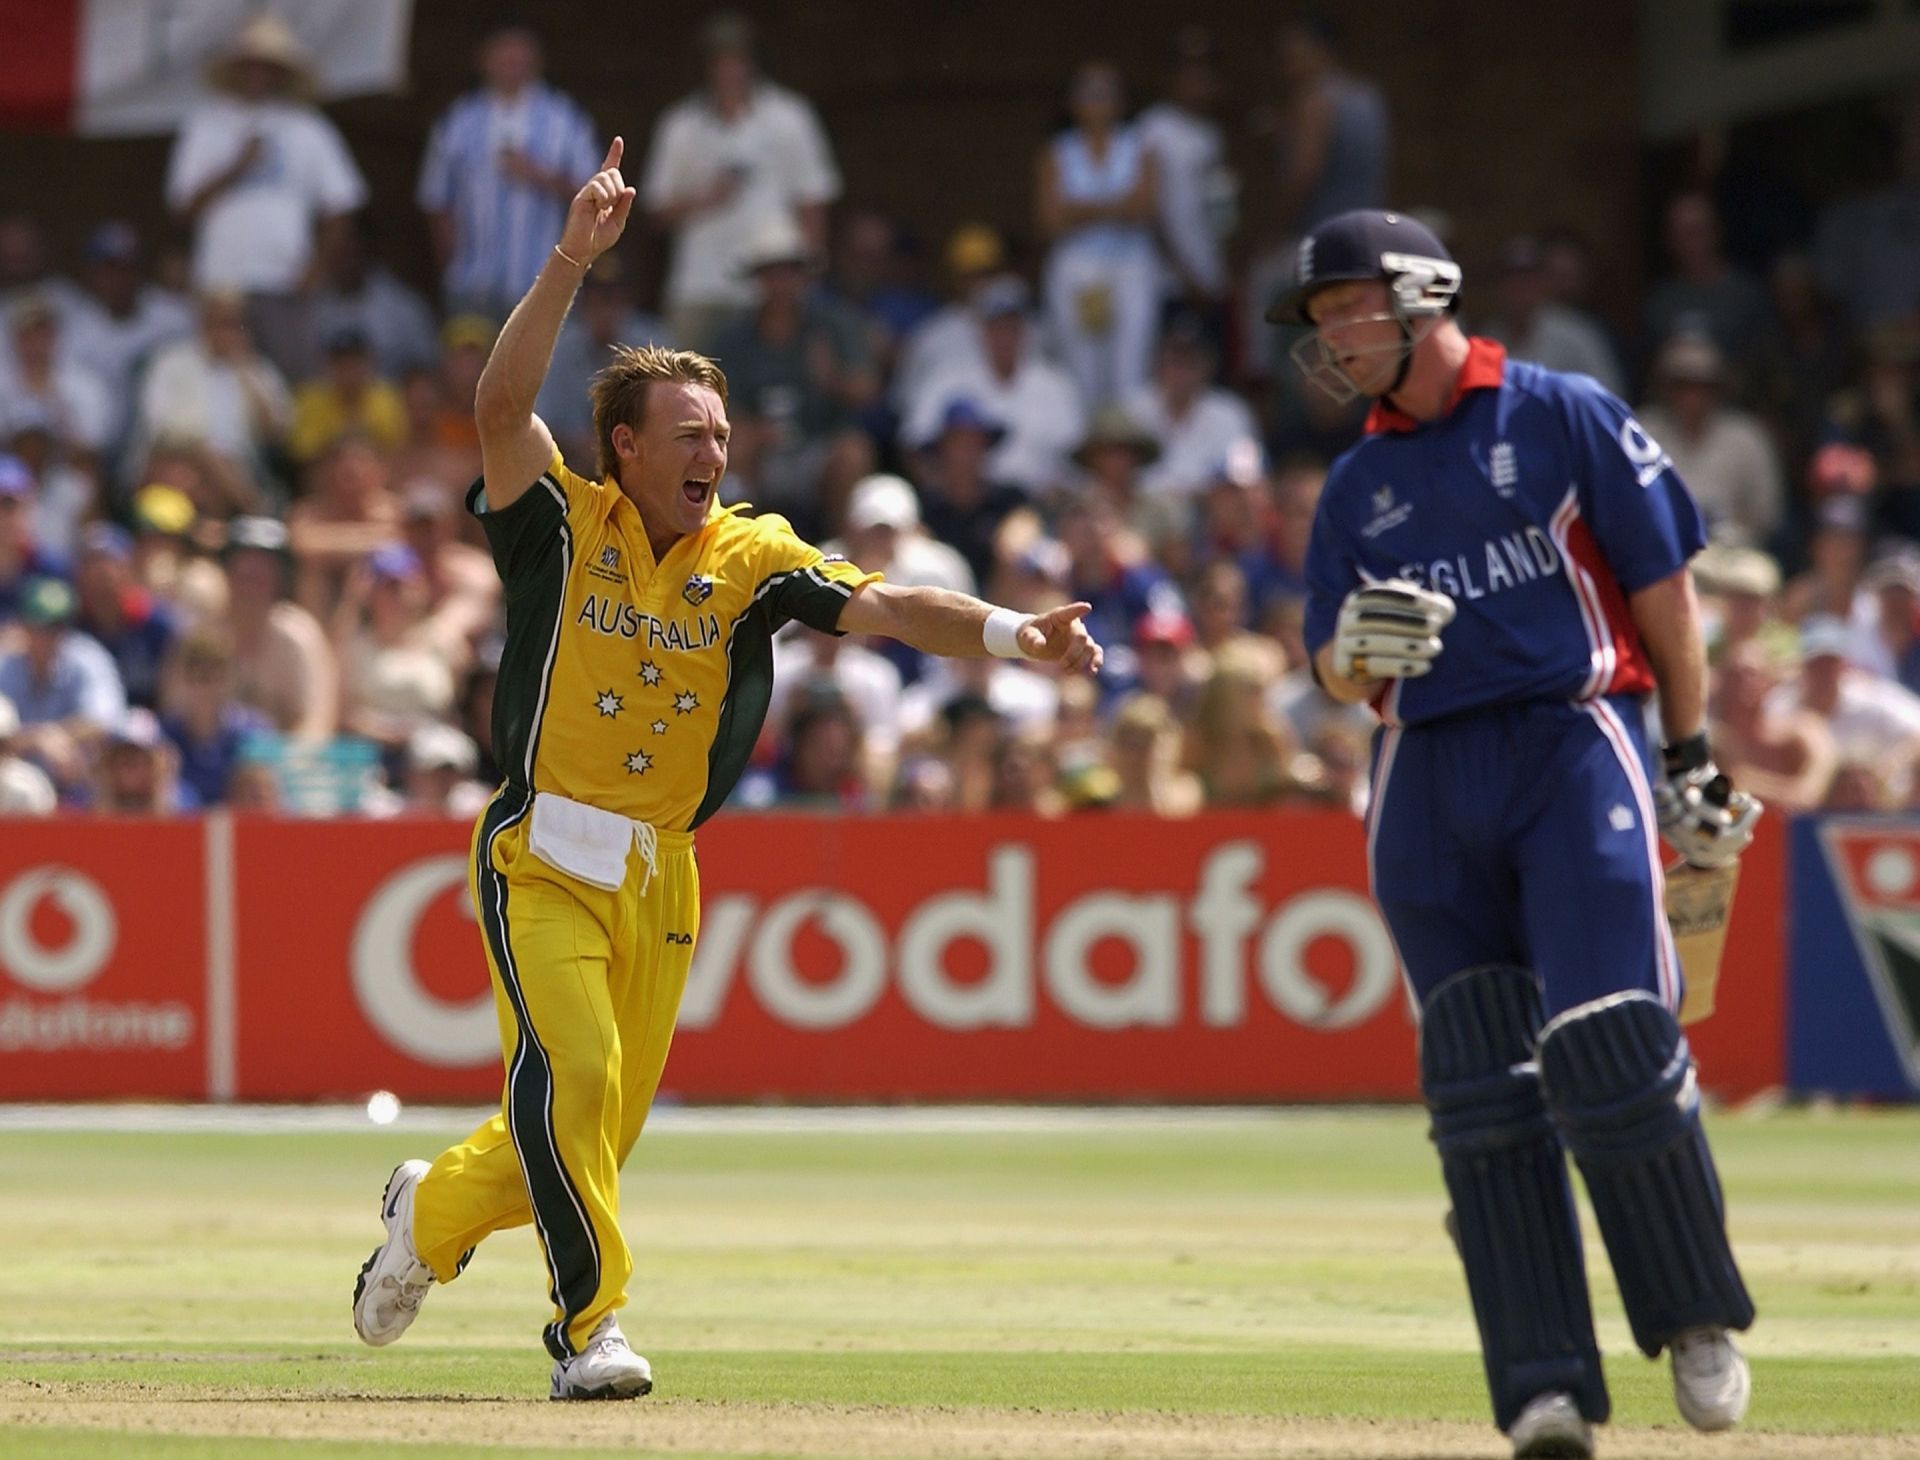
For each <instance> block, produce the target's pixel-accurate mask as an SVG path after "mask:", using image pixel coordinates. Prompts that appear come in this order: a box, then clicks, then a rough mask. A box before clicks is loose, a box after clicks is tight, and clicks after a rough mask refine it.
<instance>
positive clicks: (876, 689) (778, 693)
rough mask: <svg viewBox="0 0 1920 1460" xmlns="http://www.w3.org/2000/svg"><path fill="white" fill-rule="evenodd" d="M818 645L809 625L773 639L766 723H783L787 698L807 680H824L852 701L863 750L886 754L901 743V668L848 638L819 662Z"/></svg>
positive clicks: (817, 638) (789, 699) (849, 702)
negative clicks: (849, 642)
mask: <svg viewBox="0 0 1920 1460" xmlns="http://www.w3.org/2000/svg"><path fill="white" fill-rule="evenodd" d="M820 644H821V636H820V635H819V634H816V633H813V632H811V631H808V630H801V631H798V632H792V633H785V634H780V635H778V636H777V637H776V638H775V639H774V641H773V695H772V698H771V699H770V700H769V701H768V705H767V723H768V724H770V725H784V724H785V723H786V714H787V705H788V703H789V702H790V701H791V700H792V699H793V696H794V694H795V692H796V691H797V690H798V689H800V688H801V687H802V686H804V685H805V684H806V683H807V681H808V680H811V679H825V680H829V681H831V682H832V684H833V685H834V687H835V688H836V689H838V690H839V691H840V693H841V694H843V695H845V696H846V700H847V703H848V704H849V705H851V706H853V713H854V714H855V716H856V717H858V719H859V721H860V731H861V739H862V741H863V742H864V743H865V746H866V748H867V750H868V751H869V752H870V753H873V754H877V755H883V756H891V755H892V754H893V753H894V751H895V750H896V749H897V748H898V747H899V744H900V671H899V670H898V669H895V668H894V667H893V665H892V664H891V663H889V662H888V661H887V660H886V659H885V658H883V657H882V656H880V655H878V654H876V653H874V652H873V650H871V649H863V648H861V647H860V646H859V645H858V644H847V643H841V644H837V645H835V646H834V647H833V659H832V662H831V663H829V664H826V665H822V664H821V663H820V662H819V661H820V653H819V651H820Z"/></svg>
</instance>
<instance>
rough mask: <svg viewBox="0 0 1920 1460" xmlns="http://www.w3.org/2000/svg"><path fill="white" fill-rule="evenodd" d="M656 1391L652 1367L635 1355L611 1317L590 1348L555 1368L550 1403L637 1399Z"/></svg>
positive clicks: (603, 1321)
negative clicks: (553, 1401)
mask: <svg viewBox="0 0 1920 1460" xmlns="http://www.w3.org/2000/svg"><path fill="white" fill-rule="evenodd" d="M652 1389H653V1366H652V1365H650V1364H649V1363H648V1362H647V1361H646V1360H645V1359H643V1358H642V1357H640V1355H639V1354H637V1353H635V1352H634V1351H633V1346H632V1345H631V1344H629V1343H628V1342H627V1336H626V1335H625V1334H624V1333H622V1332H621V1331H620V1325H619V1324H618V1323H616V1322H615V1321H614V1318H613V1315H612V1314H611V1313H609V1314H608V1315H607V1316H606V1317H605V1318H602V1319H601V1320H600V1325H599V1327H597V1328H595V1329H594V1330H593V1333H592V1335H591V1336H590V1337H589V1338H588V1339H587V1346H586V1347H585V1348H583V1349H581V1350H580V1352H579V1353H577V1354H575V1355H574V1356H573V1357H572V1358H570V1359H561V1360H559V1361H558V1362H556V1363H555V1364H554V1366H553V1389H552V1392H551V1393H549V1394H548V1396H547V1397H548V1398H549V1399H638V1398H639V1397H640V1396H641V1395H642V1394H646V1393H649V1392H650V1391H651V1390H652Z"/></svg>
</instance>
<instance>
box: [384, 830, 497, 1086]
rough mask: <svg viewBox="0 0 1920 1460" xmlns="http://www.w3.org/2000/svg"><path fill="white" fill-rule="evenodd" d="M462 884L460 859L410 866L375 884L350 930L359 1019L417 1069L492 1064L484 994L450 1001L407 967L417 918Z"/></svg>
mask: <svg viewBox="0 0 1920 1460" xmlns="http://www.w3.org/2000/svg"><path fill="white" fill-rule="evenodd" d="M466 881H467V859H466V858H465V857H464V856H458V855H448V856H444V857H430V858H428V859H426V860H425V861H420V862H414V863H412V864H411V865H410V866H407V867H403V868H401V869H400V871H398V872H396V873H394V874H393V876H391V877H389V878H388V879H387V880H386V881H385V882H383V883H381V884H380V888H379V890H378V891H377V892H375V893H374V895H373V896H372V897H371V898H370V899H369V900H368V902H367V906H366V909H365V910H364V911H363V912H362V913H361V914H360V921H359V923H358V924H357V925H356V926H355V928H354V930H353V946H352V949H351V951H350V952H349V955H348V962H349V966H350V968H351V971H352V977H353V994H354V997H355V998H356V999H357V1000H358V1001H359V1003H360V1010H361V1012H362V1013H363V1014H365V1015H366V1016H367V1020H368V1022H369V1023H371V1024H372V1025H373V1027H374V1028H375V1029H377V1030H379V1031H380V1034H381V1036H382V1037H383V1038H385V1039H386V1041H387V1042H388V1043H389V1044H391V1045H392V1046H393V1047H394V1048H395V1049H397V1050H399V1051H400V1052H401V1053H402V1054H405V1055H410V1056H411V1057H412V1058H414V1059H417V1060H419V1061H420V1062H421V1063H422V1064H427V1065H439V1066H443V1067H450V1068H457V1067H460V1066H465V1065H477V1064H481V1063H485V1062H489V1061H498V1060H499V1058H500V1027H499V1025H498V1023H496V1022H495V1019H494V1012H493V994H492V992H491V991H490V990H488V989H482V990H481V991H480V993H479V994H478V995H477V996H476V997H474V998H471V999H466V1000H462V1001H459V1002H450V1001H448V1000H446V999H442V998H440V997H438V996H437V995H435V994H434V993H432V992H431V991H429V990H428V989H427V988H426V987H424V986H423V985H422V984H421V982H420V977H419V974H418V972H417V970H416V969H415V968H414V964H413V945H414V939H415V936H416V934H417V933H418V932H419V929H420V920H421V918H422V917H423V916H425V914H426V911H427V909H428V908H429V907H430V906H432V905H433V903H434V902H435V901H436V900H437V899H439V898H441V897H443V896H445V895H446V894H447V893H448V892H449V891H451V890H452V889H454V888H456V887H459V888H464V887H465V886H466ZM461 905H462V906H463V907H464V906H465V905H466V904H465V899H464V897H463V898H462V900H461ZM477 951H478V950H477V949H476V952H477Z"/></svg>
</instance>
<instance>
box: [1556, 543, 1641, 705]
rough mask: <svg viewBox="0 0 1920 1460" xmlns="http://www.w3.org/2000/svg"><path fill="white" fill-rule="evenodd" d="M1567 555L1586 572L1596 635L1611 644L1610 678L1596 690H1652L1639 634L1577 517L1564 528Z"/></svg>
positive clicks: (1605, 692)
mask: <svg viewBox="0 0 1920 1460" xmlns="http://www.w3.org/2000/svg"><path fill="white" fill-rule="evenodd" d="M1567 551H1568V552H1569V553H1571V554H1572V555H1573V560H1574V562H1576V563H1578V564H1579V565H1580V566H1581V567H1582V568H1584V569H1586V572H1587V576H1588V577H1589V578H1591V579H1592V580H1593V586H1594V588H1595V589H1596V590H1598V592H1599V594H1600V602H1599V603H1598V604H1597V605H1596V606H1597V607H1598V608H1599V610H1600V631H1601V632H1602V633H1603V634H1606V635H1607V636H1608V637H1609V638H1610V639H1612V641H1613V678H1612V679H1610V680H1608V681H1607V682H1606V683H1605V684H1603V685H1601V686H1600V693H1601V694H1603V695H1617V694H1647V693H1649V692H1651V691H1652V689H1653V667H1652V665H1651V664H1650V663H1649V662H1648V660H1647V651H1646V650H1645V649H1643V648H1641V646H1640V631H1639V630H1638V629H1636V628H1635V627H1634V626H1633V612H1632V610H1631V609H1630V608H1628V606H1627V595H1626V591H1625V590H1624V589H1622V588H1621V586H1620V580H1619V579H1618V578H1616V577H1614V576H1613V569H1612V568H1610V567H1608V566H1607V560H1606V559H1605V558H1604V557H1602V556H1601V555H1600V544H1599V543H1597V542H1595V541H1594V537H1593V529H1592V528H1590V527H1588V526H1587V520H1586V518H1584V517H1582V516H1580V515H1579V514H1578V513H1575V514H1574V518H1573V521H1572V522H1570V523H1569V524H1568V525H1567Z"/></svg>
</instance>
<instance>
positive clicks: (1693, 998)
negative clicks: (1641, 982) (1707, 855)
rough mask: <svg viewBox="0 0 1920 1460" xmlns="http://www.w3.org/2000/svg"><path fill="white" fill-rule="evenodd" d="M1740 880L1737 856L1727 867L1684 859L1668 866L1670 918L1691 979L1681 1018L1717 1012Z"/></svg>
mask: <svg viewBox="0 0 1920 1460" xmlns="http://www.w3.org/2000/svg"><path fill="white" fill-rule="evenodd" d="M1739 885H1740V864H1739V862H1737V861H1734V862H1729V863H1727V865H1726V866H1724V867H1694V866H1691V865H1689V864H1687V863H1685V862H1681V863H1679V864H1677V865H1675V866H1673V867H1670V868H1668V869H1667V922H1668V925H1669V926H1671V927H1672V929H1673V945H1674V947H1675V948H1676V949H1677V950H1678V951H1679V954H1680V968H1681V971H1682V972H1683V973H1684V974H1685V975H1686V979H1687V991H1686V996H1685V997H1684V998H1682V999H1681V1001H1680V1022H1681V1023H1682V1024H1695V1023H1698V1022H1699V1021H1700V1020H1702V1019H1704V1018H1706V1017H1707V1015H1709V1014H1711V1013H1712V1012H1713V995H1714V988H1715V985H1717V984H1718V983H1719V982H1720V955H1721V953H1722V952H1724V951H1725V949H1726V946H1727V921H1728V919H1729V918H1730V917H1731V916H1732V915H1733V893H1734V889H1735V888H1737V887H1738V886H1739Z"/></svg>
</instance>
